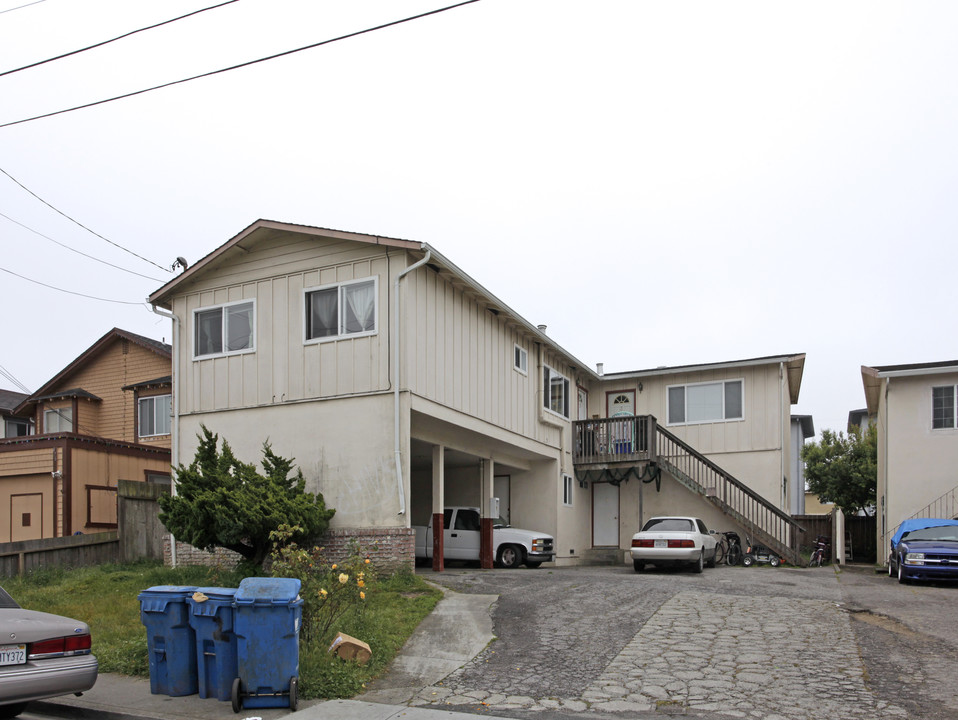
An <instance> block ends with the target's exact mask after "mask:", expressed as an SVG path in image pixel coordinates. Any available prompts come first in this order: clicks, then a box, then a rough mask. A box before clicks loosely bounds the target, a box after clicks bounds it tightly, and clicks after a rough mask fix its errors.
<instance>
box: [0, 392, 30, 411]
mask: <svg viewBox="0 0 958 720" xmlns="http://www.w3.org/2000/svg"><path fill="white" fill-rule="evenodd" d="M28 397H29V395H27V394H26V393H21V392H14V391H13V390H0V415H11V414H13V410H14V408H16V407H18V406H19V405H20V403H22V402H23V401H24V400H26V399H27V398H28Z"/></svg>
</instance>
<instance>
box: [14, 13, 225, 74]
mask: <svg viewBox="0 0 958 720" xmlns="http://www.w3.org/2000/svg"><path fill="white" fill-rule="evenodd" d="M40 1H41V2H42V0H40ZM235 2H239V0H227V1H226V2H221V3H220V4H219V5H211V6H210V7H205V8H203V9H202V10H194V11H193V12H191V13H187V14H186V15H180V16H179V17H175V18H173V19H172V20H164V21H163V22H159V23H156V24H155V25H149V26H147V27H143V28H140V29H139V30H131V31H130V32H128V33H124V34H123V35H118V36H117V37H115V38H112V39H110V40H104V41H103V42H98V43H96V44H95V45H88V46H87V47H84V48H80V49H79V50H71V51H70V52H68V53H63V54H62V55H57V56H56V57H52V58H47V59H46V60H40V61H38V62H35V63H30V64H29V65H24V66H23V67H18V68H14V69H13V70H5V71H4V72H0V77H3V76H4V75H12V74H13V73H16V72H20V71H21V70H29V69H30V68H35V67H37V66H38V65H45V64H46V63H49V62H53V61H54V60H62V59H63V58H67V57H70V56H71V55H79V54H80V53H82V52H86V51H87V50H93V49H94V48H98V47H103V46H104V45H109V44H110V43H112V42H116V41H117V40H122V39H123V38H127V37H130V35H136V34H137V33H141V32H145V31H147V30H153V29H155V28H158V27H162V26H163V25H169V24H170V23H174V22H176V21H177V20H183V19H184V18H188V17H192V16H193V15H199V14H200V13H203V12H206V11H207V10H215V9H216V8H221V7H223V6H224V5H230V4H231V3H235Z"/></svg>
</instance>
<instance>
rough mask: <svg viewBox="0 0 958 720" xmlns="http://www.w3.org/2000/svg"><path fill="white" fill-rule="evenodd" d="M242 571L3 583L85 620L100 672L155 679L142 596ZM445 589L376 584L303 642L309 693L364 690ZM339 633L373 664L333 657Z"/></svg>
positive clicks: (152, 569)
mask: <svg viewBox="0 0 958 720" xmlns="http://www.w3.org/2000/svg"><path fill="white" fill-rule="evenodd" d="M242 579H243V576H242V575H241V574H239V573H236V572H234V571H229V570H223V569H220V568H206V567H181V568H167V567H164V566H162V565H160V564H157V563H151V562H143V563H135V564H129V565H101V566H97V567H89V568H78V569H63V568H43V569H39V570H36V571H33V572H30V573H28V574H26V575H25V576H23V577H22V578H3V579H0V585H2V586H3V588H4V589H5V590H6V591H7V592H8V593H10V595H12V596H13V599H14V600H16V601H17V602H18V603H19V604H20V605H22V606H23V607H26V608H29V609H32V610H42V611H44V612H50V613H54V614H57V615H66V616H68V617H72V618H77V619H79V620H83V621H84V622H86V623H87V624H88V625H89V626H90V632H91V633H92V635H93V653H94V655H96V656H97V659H98V660H99V663H100V672H104V673H121V674H124V675H139V676H146V677H148V676H149V673H150V670H149V662H148V653H147V640H146V630H145V629H144V627H143V624H142V622H141V621H140V603H139V601H138V600H137V596H138V595H139V594H140V593H141V592H142V591H143V590H146V589H147V588H150V587H153V586H156V585H196V586H199V587H238V585H239V583H240V581H241V580H242ZM441 597H442V593H441V592H440V591H439V590H437V589H435V588H433V587H431V586H430V585H428V584H427V583H425V582H424V581H423V580H422V579H421V578H419V577H417V576H416V575H415V574H413V573H411V572H408V571H407V572H399V573H396V574H395V575H393V576H391V577H389V578H385V579H383V580H381V581H379V582H378V583H377V584H376V587H375V589H371V590H370V592H369V594H368V597H367V602H366V603H365V606H364V607H363V608H362V611H361V612H359V611H357V612H353V613H347V614H346V615H344V616H343V617H342V618H341V619H340V622H339V623H338V624H337V626H336V627H334V628H331V629H330V633H329V636H328V637H323V638H317V639H316V640H315V641H313V642H311V643H309V644H307V643H303V642H301V643H300V686H299V687H300V694H301V696H302V697H303V698H320V697H322V698H343V697H352V696H353V695H355V694H357V693H358V692H360V691H361V690H362V688H363V685H364V683H366V682H368V681H369V680H371V679H372V678H374V677H375V676H376V675H378V674H379V673H381V672H382V671H383V669H385V667H386V665H387V664H388V663H389V661H390V660H392V658H393V657H395V655H396V653H397V652H398V651H399V649H400V648H401V647H402V646H403V644H404V643H405V642H406V639H407V638H408V637H409V635H411V634H412V631H413V630H415V628H416V626H417V625H418V624H419V623H420V621H421V620H422V619H423V618H424V617H426V616H427V615H428V614H429V613H430V612H431V611H432V609H433V608H434V607H435V605H436V603H437V602H438V601H439V599H440V598H441ZM337 632H344V633H347V634H348V635H352V636H353V637H356V638H359V639H361V640H363V641H364V642H366V643H368V644H369V646H370V648H371V649H372V653H373V656H372V659H371V660H370V662H369V663H368V664H366V665H359V664H357V663H354V662H346V661H343V660H341V659H339V658H338V657H335V656H333V655H330V654H329V653H328V648H329V645H330V643H331V642H332V640H333V638H334V637H335V634H336V633H337Z"/></svg>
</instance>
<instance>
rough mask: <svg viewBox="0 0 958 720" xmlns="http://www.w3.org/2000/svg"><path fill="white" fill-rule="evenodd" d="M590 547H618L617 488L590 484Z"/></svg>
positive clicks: (605, 484)
mask: <svg viewBox="0 0 958 720" xmlns="http://www.w3.org/2000/svg"><path fill="white" fill-rule="evenodd" d="M592 546H593V547H618V546H619V486H618V485H613V484H611V483H592Z"/></svg>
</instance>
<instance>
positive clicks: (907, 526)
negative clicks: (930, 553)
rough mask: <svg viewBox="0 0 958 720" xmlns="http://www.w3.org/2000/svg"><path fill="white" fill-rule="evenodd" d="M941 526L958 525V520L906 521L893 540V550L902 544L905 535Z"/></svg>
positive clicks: (925, 519)
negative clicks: (913, 531)
mask: <svg viewBox="0 0 958 720" xmlns="http://www.w3.org/2000/svg"><path fill="white" fill-rule="evenodd" d="M941 525H958V520H947V519H943V518H912V519H911V520H905V521H904V522H903V523H902V524H901V525H899V526H898V529H897V530H896V531H895V534H894V535H893V536H892V538H891V549H892V550H894V549H895V546H896V545H897V544H898V543H899V542H901V539H902V537H903V536H904V535H905V533H910V532H911V531H912V530H921V529H922V528H929V527H939V526H941Z"/></svg>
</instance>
